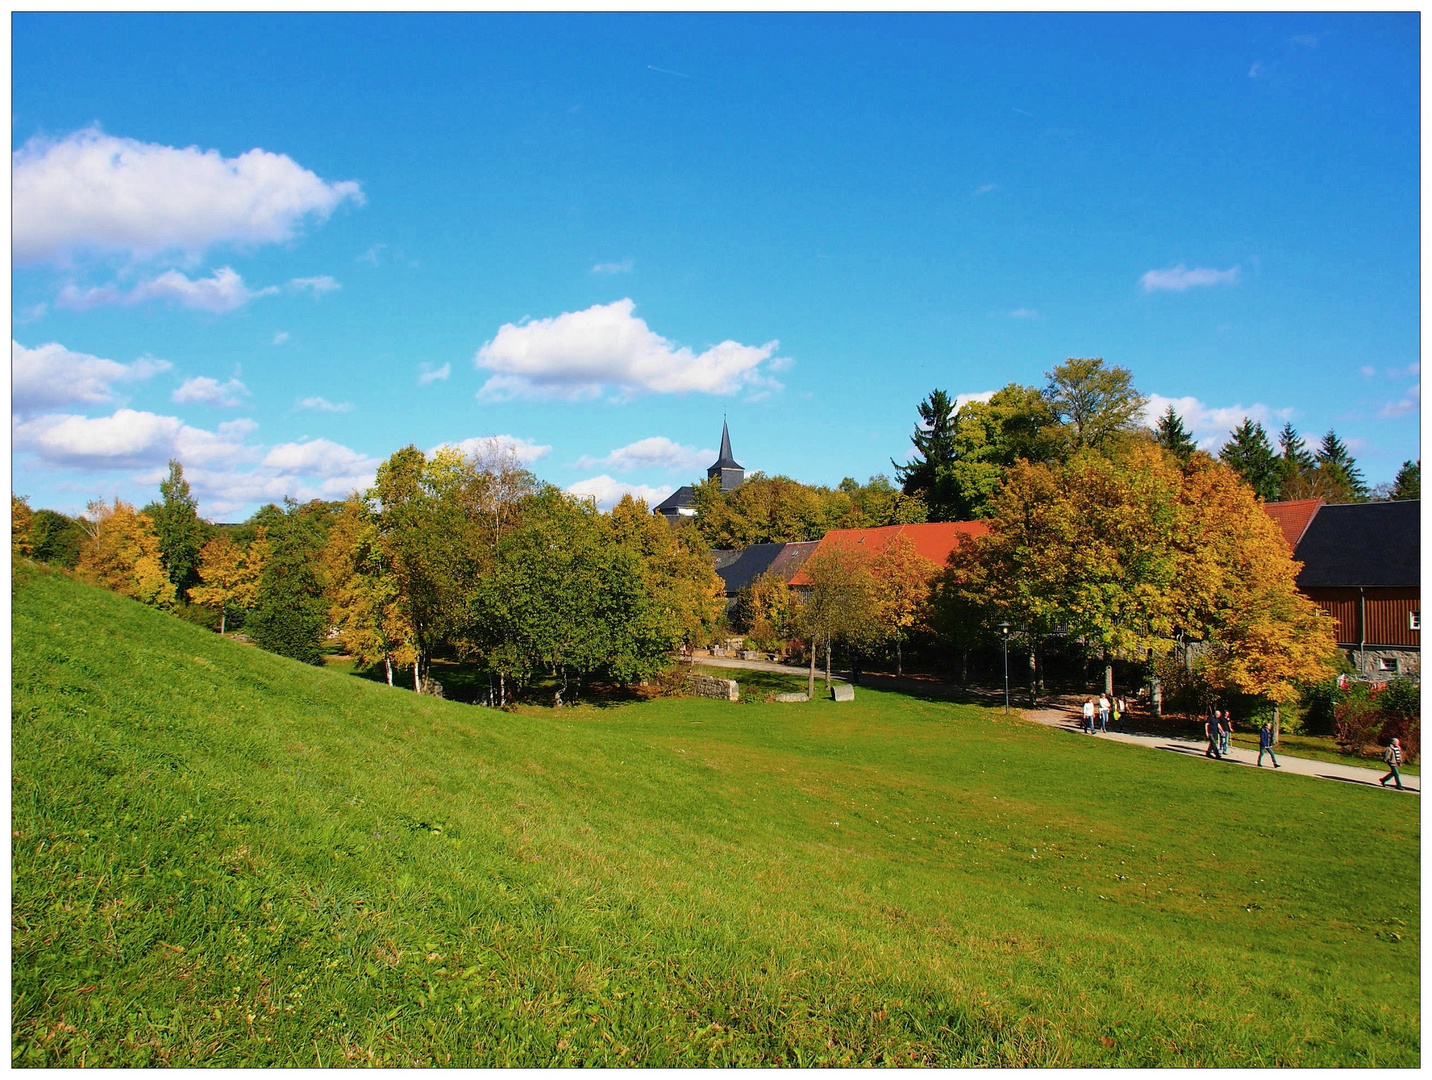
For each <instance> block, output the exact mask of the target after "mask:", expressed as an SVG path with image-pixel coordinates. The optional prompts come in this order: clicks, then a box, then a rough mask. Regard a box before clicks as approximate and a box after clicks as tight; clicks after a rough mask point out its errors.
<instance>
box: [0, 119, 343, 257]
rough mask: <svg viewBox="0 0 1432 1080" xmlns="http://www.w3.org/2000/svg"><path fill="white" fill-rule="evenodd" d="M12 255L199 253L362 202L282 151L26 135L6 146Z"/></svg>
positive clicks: (270, 236)
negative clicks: (230, 152) (228, 153)
mask: <svg viewBox="0 0 1432 1080" xmlns="http://www.w3.org/2000/svg"><path fill="white" fill-rule="evenodd" d="M10 165H11V183H12V202H11V221H12V223H13V230H14V231H13V234H12V238H11V242H12V257H13V258H14V260H15V261H16V262H18V263H30V262H38V261H45V260H63V259H65V258H67V257H69V256H71V255H74V254H79V253H82V252H124V253H128V254H131V255H135V256H140V257H144V256H151V255H157V254H160V253H163V252H171V251H179V252H185V253H187V254H189V255H191V256H197V255H199V254H202V253H203V252H204V251H205V250H206V249H207V248H209V247H210V246H212V245H214V244H221V243H227V244H235V245H238V246H241V247H249V246H253V245H255V244H269V243H282V242H284V241H287V240H290V239H292V238H293V236H294V235H295V234H296V233H297V232H298V231H299V230H300V228H301V227H302V226H303V224H304V222H305V221H307V220H310V219H312V220H317V221H323V220H324V219H326V218H327V217H328V216H329V215H330V214H331V213H332V212H333V211H334V210H335V209H336V208H337V207H338V206H339V205H341V204H342V203H344V202H347V201H352V202H354V203H356V204H358V205H362V203H363V192H362V189H361V188H360V187H359V185H358V184H357V183H356V182H354V181H351V180H347V181H341V182H338V183H330V182H329V181H326V180H323V179H321V178H320V177H319V176H317V175H315V174H314V173H313V172H311V171H309V170H308V169H305V168H303V167H302V166H300V165H299V164H298V163H297V162H295V161H294V160H293V159H292V158H290V157H288V156H287V155H285V154H275V153H270V152H269V151H266V150H259V149H254V150H250V151H248V152H247V153H245V154H240V155H239V156H238V157H234V158H225V157H223V156H222V155H221V154H220V153H219V152H218V151H217V150H207V151H205V150H200V149H199V148H198V147H194V146H191V147H187V148H184V149H180V148H178V147H173V146H163V145H160V144H158V143H142V142H138V141H137V140H135V139H122V138H118V137H116V136H113V135H106V134H105V133H104V132H102V131H100V130H99V128H97V127H90V128H85V129H84V130H82V131H77V132H75V133H74V134H72V135H68V136H66V137H65V138H63V139H47V138H38V137H37V138H34V139H31V140H30V141H29V142H27V143H26V144H25V145H24V146H22V147H21V148H20V149H18V150H16V151H14V152H13V153H12V154H11V160H10Z"/></svg>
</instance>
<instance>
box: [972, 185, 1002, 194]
mask: <svg viewBox="0 0 1432 1080" xmlns="http://www.w3.org/2000/svg"><path fill="white" fill-rule="evenodd" d="M998 190H999V185H998V184H981V185H980V186H979V187H977V188H975V195H976V196H977V197H978V196H980V195H988V194H989V193H990V192H991V191H998Z"/></svg>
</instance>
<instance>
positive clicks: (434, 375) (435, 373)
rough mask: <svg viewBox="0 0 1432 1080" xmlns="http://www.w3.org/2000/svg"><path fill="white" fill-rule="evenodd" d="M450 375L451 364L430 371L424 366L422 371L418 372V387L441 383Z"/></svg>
mask: <svg viewBox="0 0 1432 1080" xmlns="http://www.w3.org/2000/svg"><path fill="white" fill-rule="evenodd" d="M451 374H452V365H451V364H444V365H443V366H442V367H440V368H434V369H432V370H431V371H430V370H428V365H427V364H424V365H423V369H422V371H420V372H418V385H419V386H427V385H428V383H435V382H442V381H443V380H444V379H446V378H447V377H448V376H449V375H451Z"/></svg>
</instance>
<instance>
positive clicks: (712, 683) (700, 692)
mask: <svg viewBox="0 0 1432 1080" xmlns="http://www.w3.org/2000/svg"><path fill="white" fill-rule="evenodd" d="M686 692H687V693H688V694H691V695H692V696H693V697H709V698H719V699H721V700H722V701H739V700H740V697H741V688H740V687H739V686H737V685H736V680H735V679H717V678H713V677H712V676H710V675H689V676H687V678H686Z"/></svg>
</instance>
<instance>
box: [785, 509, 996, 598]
mask: <svg viewBox="0 0 1432 1080" xmlns="http://www.w3.org/2000/svg"><path fill="white" fill-rule="evenodd" d="M987 532H989V526H988V525H986V524H985V523H984V522H983V521H938V522H930V523H928V524H922V525H881V526H879V527H878V528H874V529H831V530H830V532H828V533H826V534H825V536H823V537H821V539H820V543H819V544H818V545H817V547H816V549H815V551H820V550H822V549H823V548H824V547H825V546H826V545H827V544H850V545H856V544H863V545H865V546H866V547H868V548H869V550H871V551H873V552H875V553H877V554H878V553H879V552H882V551H884V550H885V549H886V548H887V547H889V546H890V544H891V543H892V542H893V541H894V539H895V538H896V537H897V536H903V537H905V538H906V539H907V540H909V541H911V542H912V543H913V544H914V545H915V551H916V553H917V554H919V555H921V556H923V557H924V558H926V559H929V560H930V561H931V562H932V563H934V564H935V565H936V566H944V565H945V560H946V559H947V558H949V556H950V552H952V551H954V550H955V545H956V544H958V543H959V542H960V537H962V536H968V537H971V538H973V537H976V536H983V535H984V534H985V533H987ZM811 554H812V555H813V554H815V552H812V553H811ZM791 584H792V585H809V584H810V578H808V577H806V573H805V567H804V566H802V567H801V569H800V570H799V571H798V572H797V573H796V575H795V576H794V577H793V578H791Z"/></svg>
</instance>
